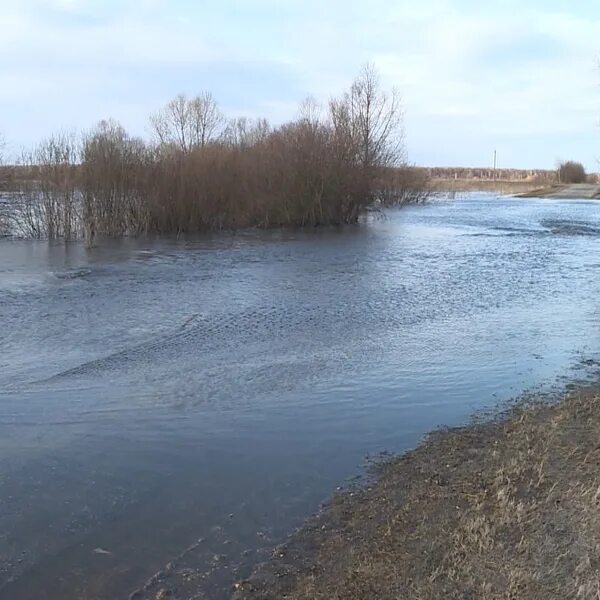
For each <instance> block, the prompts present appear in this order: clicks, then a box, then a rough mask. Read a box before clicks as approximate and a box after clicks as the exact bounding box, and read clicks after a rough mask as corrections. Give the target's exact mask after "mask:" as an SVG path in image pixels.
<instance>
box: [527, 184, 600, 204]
mask: <svg viewBox="0 0 600 600" xmlns="http://www.w3.org/2000/svg"><path fill="white" fill-rule="evenodd" d="M518 197H519V198H555V199H562V200H597V199H600V185H596V184H592V183H574V184H557V185H551V186H547V187H543V188H536V189H534V190H530V191H527V192H524V193H522V194H519V196H518Z"/></svg>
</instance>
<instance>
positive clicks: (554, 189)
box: [431, 178, 600, 200]
mask: <svg viewBox="0 0 600 600" xmlns="http://www.w3.org/2000/svg"><path fill="white" fill-rule="evenodd" d="M431 187H432V189H433V190H435V191H437V192H442V193H448V192H450V193H452V192H456V193H458V192H495V193H498V194H502V195H507V196H516V197H517V198H555V199H566V200H569V199H582V200H597V199H600V185H598V184H592V183H577V184H565V183H563V184H559V183H554V184H550V183H548V184H540V183H539V182H536V181H530V180H527V179H517V180H511V179H476V178H464V179H440V178H436V179H432V180H431Z"/></svg>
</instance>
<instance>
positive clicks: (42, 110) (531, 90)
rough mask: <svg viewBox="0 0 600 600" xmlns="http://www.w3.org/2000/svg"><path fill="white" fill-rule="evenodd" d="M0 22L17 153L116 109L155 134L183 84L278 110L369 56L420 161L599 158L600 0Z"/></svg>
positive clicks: (56, 8) (262, 111) (428, 1)
mask: <svg viewBox="0 0 600 600" xmlns="http://www.w3.org/2000/svg"><path fill="white" fill-rule="evenodd" d="M524 5H526V6H524ZM0 27H1V31H2V36H1V37H0V131H2V132H4V134H5V137H6V138H7V139H8V141H9V142H10V145H11V149H12V150H13V152H16V151H17V149H18V148H19V147H20V146H22V145H28V144H31V143H32V142H34V141H35V140H37V139H39V138H40V137H42V136H45V135H48V134H49V133H51V132H53V131H56V130H71V129H82V128H83V129H85V128H88V127H91V126H92V125H93V124H94V123H95V122H96V121H97V120H99V119H101V118H106V117H114V118H116V119H118V120H119V121H121V122H122V123H123V124H124V125H125V126H126V127H127V128H128V129H129V130H130V131H132V132H133V133H136V134H140V135H145V134H146V133H147V130H146V127H147V118H148V115H149V114H150V113H151V112H152V111H153V110H155V109H156V108H158V107H159V106H160V105H161V104H163V103H164V102H166V101H167V100H168V99H169V98H171V97H172V96H174V95H175V94H177V93H179V92H185V93H188V94H194V93H197V92H199V91H202V90H210V91H212V92H213V94H214V95H215V96H216V98H217V99H218V101H219V103H220V104H221V106H222V109H223V110H224V111H225V112H226V114H228V115H230V116H234V115H247V116H266V117H268V118H269V119H271V120H272V121H274V122H281V121H283V120H286V119H289V118H293V117H294V116H295V115H296V113H297V106H298V103H299V102H300V101H301V100H302V99H303V98H304V97H305V96H307V95H308V94H312V95H313V96H315V97H317V98H318V99H320V100H323V101H327V99H328V98H329V97H330V96H331V95H335V94H338V93H340V91H342V90H343V89H344V88H346V87H347V86H348V85H349V83H350V81H351V80H352V78H353V76H354V74H355V73H356V72H357V71H358V69H359V68H360V65H361V64H363V63H365V62H367V61H370V62H373V63H374V64H375V65H376V66H377V67H378V69H379V71H380V73H381V75H382V78H383V80H384V82H385V84H386V85H387V86H390V87H391V86H396V87H397V88H399V90H400V91H401V93H402V96H403V98H404V106H405V111H406V130H407V144H408V150H409V157H410V159H411V160H412V161H413V162H415V163H417V164H422V165H486V164H489V163H490V162H491V160H492V153H493V150H494V148H497V149H498V152H499V162H500V166H511V167H547V168H551V167H553V166H554V164H555V163H556V161H557V160H558V159H566V158H569V159H570V158H573V159H576V160H581V161H582V162H584V163H585V164H586V166H587V167H588V169H590V170H599V169H600V167H598V163H597V159H600V70H599V68H598V64H599V62H598V61H599V60H600V35H599V33H598V32H600V5H599V4H598V0H577V1H576V2H575V1H573V0H570V1H566V0H527V1H526V2H523V1H521V2H518V1H516V0H505V1H501V0H496V1H493V2H492V1H490V2H480V1H479V0H478V1H477V2H476V1H474V0H418V1H410V2H409V1H407V0H400V1H396V2H390V1H389V0H370V1H369V2H366V1H364V0H363V1H361V2H358V1H355V0H330V1H327V0H319V1H317V0H289V1H283V0H280V1H276V0H238V1H233V0H220V1H211V0H197V1H192V0H120V1H117V0H0Z"/></svg>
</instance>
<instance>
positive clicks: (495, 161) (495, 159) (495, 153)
mask: <svg viewBox="0 0 600 600" xmlns="http://www.w3.org/2000/svg"><path fill="white" fill-rule="evenodd" d="M497 164H498V151H497V150H494V179H496V165H497Z"/></svg>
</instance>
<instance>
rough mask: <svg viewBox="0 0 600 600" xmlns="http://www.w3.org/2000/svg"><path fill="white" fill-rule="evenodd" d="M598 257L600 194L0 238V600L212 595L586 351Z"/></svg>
mask: <svg viewBox="0 0 600 600" xmlns="http://www.w3.org/2000/svg"><path fill="white" fill-rule="evenodd" d="M598 257H600V205H599V204H596V203H593V202H576V201H572V202H565V201H548V200H545V201H536V200H512V199H500V198H495V197H493V196H470V197H468V198H464V199H459V200H457V201H453V202H439V203H432V204H430V205H428V206H422V207H414V208H408V209H404V210H402V211H390V212H389V213H387V214H386V215H385V218H383V219H377V220H373V221H371V222H369V223H366V224H364V225H361V226H360V227H354V228H344V229H339V230H331V229H326V230H319V231H311V232H304V233H300V232H294V233H290V232H288V233H281V232H268V233H244V234H238V235H235V236H234V235H224V236H218V237H217V236H210V237H202V238H194V239H185V240H160V241H158V240H156V241H152V240H122V241H110V242H105V243H103V244H102V246H101V247H99V248H95V249H93V250H92V251H86V250H85V249H84V248H83V247H82V246H81V245H80V244H69V245H63V244H46V243H40V242H30V241H27V242H25V241H8V240H2V241H0V319H1V320H0V344H1V348H2V353H1V354H0V595H1V596H2V597H10V598H11V599H16V600H18V599H21V598H33V597H35V598H40V599H43V598H52V599H57V598H61V599H63V598H67V599H68V598H82V597H87V598H121V597H127V596H128V595H129V594H130V593H131V592H133V591H134V590H136V589H139V590H142V592H141V593H140V595H139V597H141V598H143V597H154V595H155V594H156V589H154V587H153V585H154V583H153V582H152V581H150V582H149V583H148V585H146V587H145V588H144V586H145V584H146V582H147V581H148V579H149V578H150V577H151V576H152V575H153V574H154V573H156V572H158V571H161V570H162V572H163V573H162V577H163V579H164V580H165V581H168V582H171V583H173V584H174V585H177V586H178V587H179V589H203V590H206V591H208V593H209V594H210V597H219V596H220V595H223V596H226V595H227V593H226V592H225V591H223V590H224V589H225V590H226V589H227V586H229V585H230V584H231V582H232V581H233V580H234V579H235V578H236V577H241V576H244V575H245V574H246V573H247V571H248V569H249V568H250V567H251V566H252V565H253V564H254V563H256V561H257V560H260V559H262V558H263V557H264V556H265V552H267V551H268V549H269V548H270V547H272V546H273V545H274V544H276V543H278V542H279V541H281V540H282V539H283V538H284V537H285V536H286V534H287V533H289V531H290V530H291V529H292V528H293V527H295V526H297V525H299V524H300V523H301V522H302V520H303V519H304V518H305V517H306V516H307V515H308V514H310V513H311V512H313V511H314V510H316V509H317V508H318V506H319V502H320V501H322V500H323V499H324V498H326V497H327V496H328V495H330V494H331V493H332V491H334V490H335V488H336V486H337V485H339V483H341V482H343V481H344V480H345V479H347V478H348V477H351V476H353V475H355V474H357V473H359V472H360V466H361V464H362V461H363V459H364V457H365V455H367V454H372V453H377V452H380V451H382V450H394V451H398V450H402V449H405V448H408V447H410V446H412V445H414V444H415V443H417V442H418V440H419V438H420V437H421V436H422V435H423V433H424V432H426V431H427V430H429V429H431V428H433V427H435V426H437V425H440V424H449V425H451V424H456V423H460V422H462V421H464V419H465V418H467V416H468V415H469V414H471V413H472V412H473V411H474V410H477V409H479V408H483V407H486V406H491V405H493V403H494V402H497V401H499V400H504V399H508V398H509V397H511V396H514V395H516V394H518V393H519V392H520V391H521V390H522V389H524V388H530V387H532V386H536V385H540V384H548V383H551V382H553V381H555V378H556V377H557V376H559V375H561V374H562V375H564V374H566V373H568V372H569V368H570V367H571V366H572V365H573V364H574V362H575V361H576V360H577V358H578V357H579V356H582V355H585V356H594V355H595V354H596V353H597V352H598V350H600V340H599V338H598V322H599V320H598V316H599V315H598V300H597V298H598V297H599V292H600V278H599V277H598V273H599V268H600V258H598ZM166 565H169V566H168V567H166Z"/></svg>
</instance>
